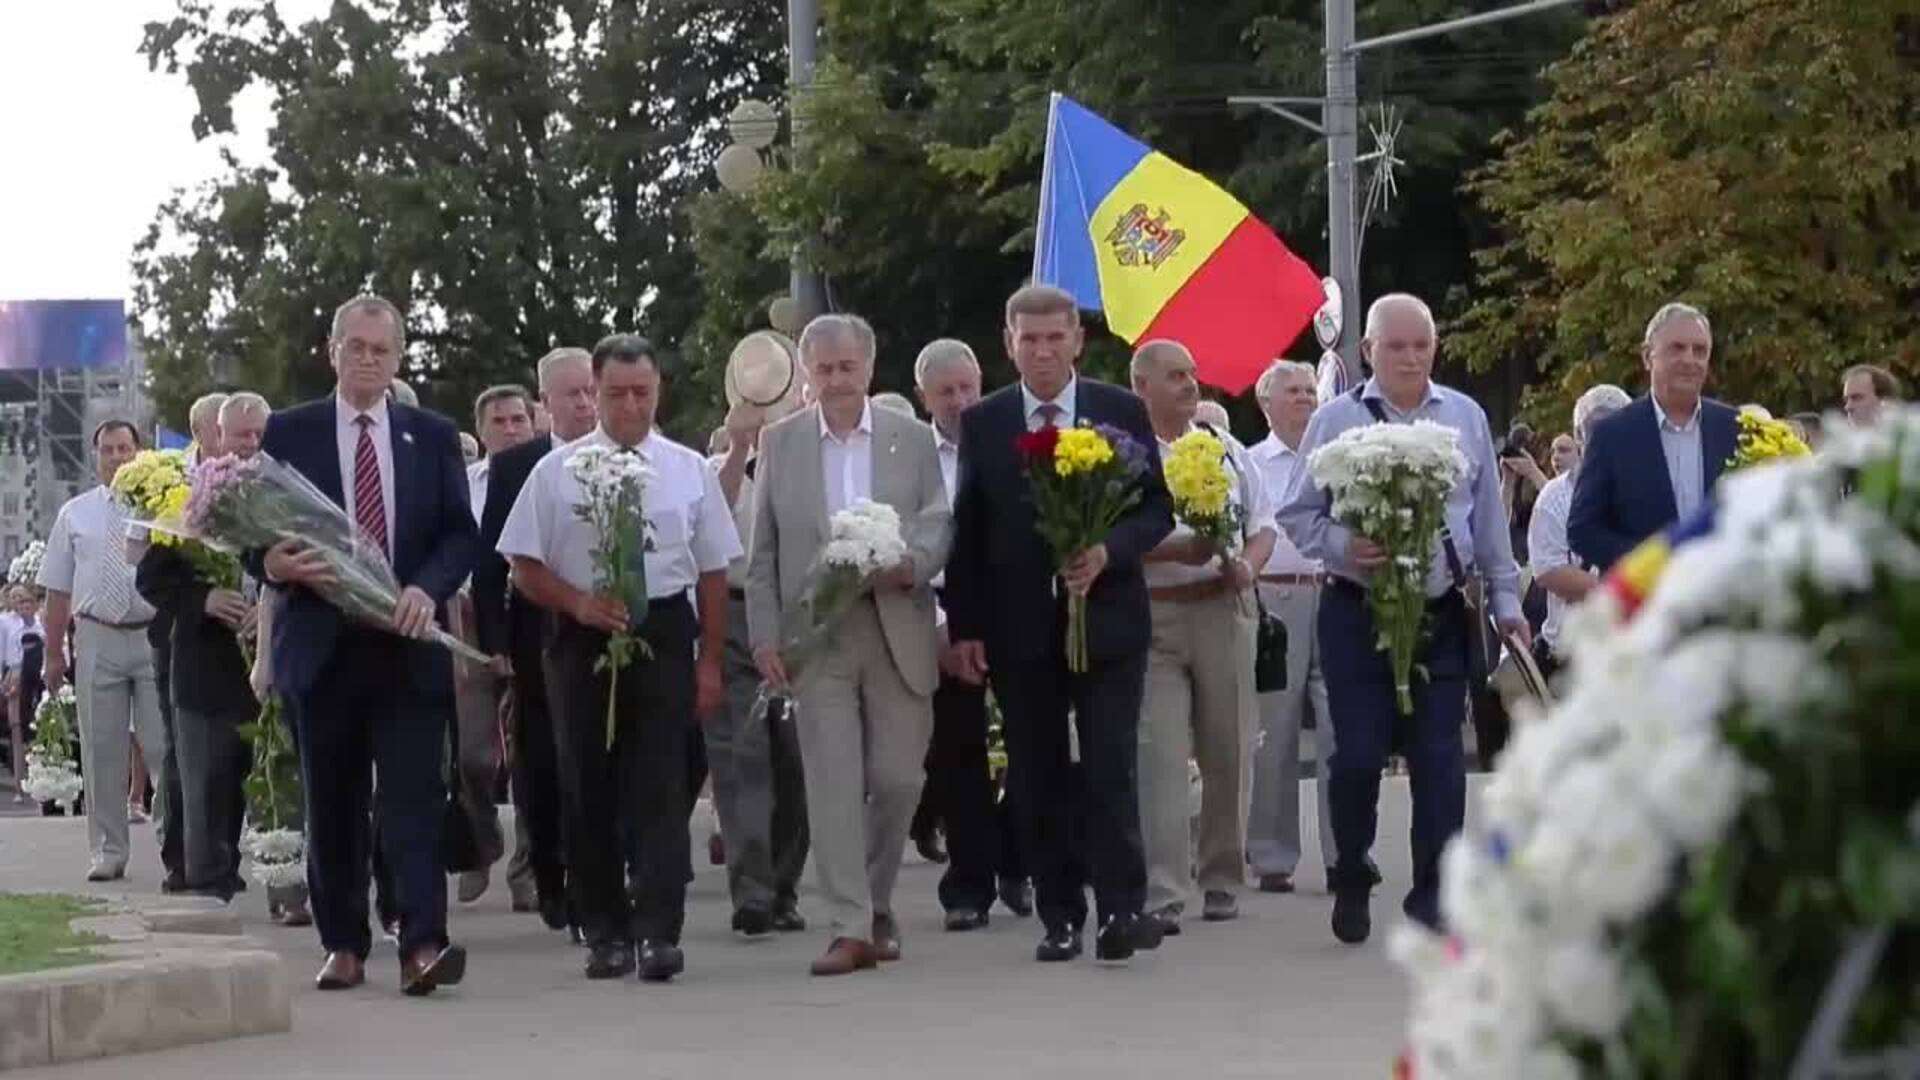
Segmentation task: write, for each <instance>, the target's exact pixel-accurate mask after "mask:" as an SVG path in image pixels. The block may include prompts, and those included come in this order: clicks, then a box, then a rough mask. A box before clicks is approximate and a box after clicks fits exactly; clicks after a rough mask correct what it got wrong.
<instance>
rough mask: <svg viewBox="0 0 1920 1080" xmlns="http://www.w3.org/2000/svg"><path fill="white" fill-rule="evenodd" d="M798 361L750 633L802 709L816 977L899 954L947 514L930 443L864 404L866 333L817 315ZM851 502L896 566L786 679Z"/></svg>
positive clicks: (929, 725) (775, 453) (761, 510)
mask: <svg viewBox="0 0 1920 1080" xmlns="http://www.w3.org/2000/svg"><path fill="white" fill-rule="evenodd" d="M800 357H801V362H802V363H803V364H804V365H805V366H806V368H807V374H808V376H809V378H810V380H811V385H812V386H813V388H814V391H815V395H816V397H815V403H814V404H812V405H809V406H808V407H807V408H805V409H802V410H801V411H800V412H798V413H795V414H794V415H793V416H790V417H788V418H787V419H785V420H782V421H781V422H779V423H777V424H775V425H773V426H772V427H769V428H767V429H766V431H765V432H764V433H763V434H762V435H761V437H760V469H759V473H758V474H757V476H756V477H755V480H756V483H755V486H754V518H753V520H754V525H753V538H752V542H751V544H750V545H749V558H750V560H751V561H750V562H749V564H748V569H747V623H748V631H749V635H750V640H751V642H752V645H753V652H754V663H755V665H756V666H758V667H759V669H760V673H761V675H762V677H764V678H765V679H766V680H767V682H768V684H769V685H770V686H772V687H773V688H774V689H775V690H780V691H787V692H790V693H791V694H792V695H793V697H794V700H795V702H796V704H797V706H798V711H797V715H796V718H795V722H796V725H797V731H798V734H799V742H800V759H801V765H802V768H803V770H804V772H805V777H806V789H807V818H808V822H809V825H810V828H811V832H812V836H813V860H814V872H815V874H816V876H817V879H818V883H819V888H820V893H821V896H822V898H823V899H824V900H825V901H826V903H827V905H828V909H829V914H830V917H831V920H832V923H833V940H832V943H831V944H830V945H829V946H828V949H827V952H826V953H825V955H823V956H821V957H820V959H818V960H816V961H815V962H814V964H813V973H814V974H816V975H844V974H848V973H850V972H854V971H859V970H866V969H871V968H873V967H874V966H876V964H877V963H878V961H881V960H895V959H898V958H899V956H900V928H899V924H898V923H897V922H896V921H895V920H894V917H893V884H894V880H895V878H896V877H898V875H899V871H900V858H901V853H902V850H903V849H904V847H905V845H906V842H907V832H908V829H909V827H910V826H911V824H912V821H913V811H914V807H915V805H916V804H917V803H918V802H919V799H920V787H921V784H922V783H923V781H924V772H923V765H924V763H925V759H926V755H927V742H928V740H929V739H930V738H931V736H932V733H933V691H934V688H935V686H936V685H938V683H939V671H938V667H937V664H936V659H935V657H936V649H937V641H938V639H937V637H936V634H935V630H934V602H933V591H932V589H931V588H930V582H931V581H932V580H933V577H934V575H935V574H936V573H938V572H939V570H940V568H941V567H942V566H944V565H945V564H946V559H947V547H948V544H949V542H950V530H949V526H950V524H951V514H950V512H949V510H948V507H947V494H946V487H945V483H944V481H943V480H942V479H941V475H940V458H939V455H938V453H937V451H936V450H935V448H934V441H933V432H932V430H931V429H929V428H928V427H927V426H926V425H925V424H922V423H920V422H919V421H918V420H915V419H913V418H911V417H908V416H902V415H900V414H898V413H896V412H893V411H892V410H888V409H875V408H873V407H872V405H871V404H870V403H869V402H868V400H867V390H868V387H869V385H870V384H871V383H872V381H873V358H874V340H873V329H872V328H871V327H869V326H868V325H867V324H866V322H865V321H863V320H861V319H859V318H857V317H855V316H851V315H824V316H821V317H820V318H818V319H815V320H814V321H813V322H812V323H810V324H808V326H807V328H806V330H805V332H804V333H802V334H801V336H800ZM862 499H869V500H872V501H873V502H877V503H885V504H887V505H889V506H892V507H893V508H894V509H895V510H896V511H898V512H899V514H900V520H901V530H902V533H903V538H904V539H905V540H906V542H907V549H908V553H907V556H906V557H905V558H904V559H902V560H901V561H900V562H899V564H897V565H896V566H894V567H892V568H891V569H888V570H885V571H882V572H881V573H880V574H878V575H877V576H876V577H875V579H874V581H873V583H872V592H871V594H870V595H869V596H867V597H864V598H862V599H861V600H860V601H859V602H858V603H857V604H855V605H854V607H853V609H852V611H851V612H849V613H848V614H847V615H846V616H845V617H844V618H843V619H842V620H841V622H840V624H839V626H838V628H837V629H836V631H835V633H834V634H833V635H832V636H831V639H830V640H829V641H827V642H826V644H825V645H824V646H823V647H822V648H821V649H820V651H819V652H818V653H817V654H815V655H812V656H809V657H808V658H807V662H806V666H805V667H804V669H802V670H799V671H790V670H789V669H788V667H787V660H788V659H790V658H789V657H785V656H783V655H782V651H781V645H782V643H783V642H784V641H788V640H791V635H792V634H793V632H795V631H796V630H798V629H799V628H801V627H803V626H805V625H806V620H807V619H808V618H809V605H808V603H807V600H808V595H807V587H808V584H809V580H810V575H811V572H812V570H813V568H814V564H815V562H816V560H817V559H818V557H819V555H820V552H821V549H822V548H824V547H825V546H826V542H827V535H828V522H829V520H830V519H831V518H832V516H833V515H834V514H835V513H837V512H839V511H840V510H843V509H846V508H847V507H849V506H852V505H853V504H854V503H856V502H858V501H860V500H862Z"/></svg>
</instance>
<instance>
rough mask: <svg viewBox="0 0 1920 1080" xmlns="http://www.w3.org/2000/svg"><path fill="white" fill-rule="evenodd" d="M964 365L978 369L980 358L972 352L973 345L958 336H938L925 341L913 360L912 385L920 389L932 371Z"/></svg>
mask: <svg viewBox="0 0 1920 1080" xmlns="http://www.w3.org/2000/svg"><path fill="white" fill-rule="evenodd" d="M963 364H964V365H965V366H967V367H968V368H971V369H972V370H974V371H975V372H978V371H979V370H980V358H979V357H977V356H975V355H974V354H973V346H971V345H968V344H967V343H966V342H964V341H961V340H960V339H958V338H938V339H936V340H933V341H929V342H927V346H926V348H924V349H921V350H920V355H919V356H917V357H915V358H914V361H913V385H915V386H917V387H919V388H920V389H922V390H925V389H926V388H927V380H928V379H931V378H933V376H934V373H936V372H938V371H940V370H942V369H944V368H949V367H954V366H957V365H963Z"/></svg>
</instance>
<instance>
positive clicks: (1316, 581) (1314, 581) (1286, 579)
mask: <svg viewBox="0 0 1920 1080" xmlns="http://www.w3.org/2000/svg"><path fill="white" fill-rule="evenodd" d="M1326 580H1327V578H1326V575H1325V574H1261V575H1260V584H1262V585H1308V586H1312V587H1315V588H1318V587H1319V586H1320V585H1321V584H1323V583H1324V582H1325V581H1326Z"/></svg>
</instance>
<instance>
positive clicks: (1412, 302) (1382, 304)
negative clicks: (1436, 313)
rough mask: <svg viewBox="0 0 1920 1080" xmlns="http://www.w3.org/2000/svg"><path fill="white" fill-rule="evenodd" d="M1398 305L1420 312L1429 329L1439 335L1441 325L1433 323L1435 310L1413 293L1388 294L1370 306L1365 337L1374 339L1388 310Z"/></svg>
mask: <svg viewBox="0 0 1920 1080" xmlns="http://www.w3.org/2000/svg"><path fill="white" fill-rule="evenodd" d="M1398 304H1404V305H1406V306H1408V307H1411V308H1413V309H1414V310H1415V311H1417V312H1419V313H1420V317H1421V318H1423V319H1425V320H1427V329H1428V330H1429V331H1432V332H1433V333H1436V334H1437V333H1439V331H1440V327H1439V324H1438V323H1435V322H1434V321H1433V309H1432V308H1430V307H1428V306H1427V302H1426V301H1425V300H1422V299H1420V298H1419V297H1417V296H1415V295H1413V294H1412V293H1407V292H1396V293H1388V294H1386V295H1385V296H1382V297H1381V298H1380V299H1378V300H1375V301H1374V302H1373V303H1372V304H1371V305H1369V306H1368V308H1367V329H1366V333H1365V335H1363V336H1365V337H1367V338H1372V337H1373V336H1374V332H1375V331H1376V330H1378V329H1379V326H1380V317H1381V316H1382V315H1383V314H1385V313H1386V310H1387V308H1389V307H1392V306H1394V305H1398Z"/></svg>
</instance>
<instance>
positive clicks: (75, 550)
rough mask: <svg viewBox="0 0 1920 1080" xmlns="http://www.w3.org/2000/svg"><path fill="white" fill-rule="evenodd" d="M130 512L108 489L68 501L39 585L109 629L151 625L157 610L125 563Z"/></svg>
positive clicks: (49, 540)
mask: <svg viewBox="0 0 1920 1080" xmlns="http://www.w3.org/2000/svg"><path fill="white" fill-rule="evenodd" d="M127 524H128V518H127V514H126V511H124V510H122V509H121V508H120V506H119V505H118V504H117V503H115V502H114V501H113V495H112V494H111V493H110V492H109V491H108V490H107V488H106V486H105V485H101V486H100V487H96V488H94V489H92V490H90V491H84V492H81V493H80V494H78V495H75V496H74V497H73V498H71V499H68V500H67V504H66V505H65V506H62V507H61V508H60V514H59V516H58V517H56V518H54V521H53V532H52V533H50V534H49V535H48V536H47V555H46V560H45V561H44V562H42V563H41V564H40V578H39V585H40V587H41V588H43V589H57V590H59V591H60V592H63V593H66V594H68V595H69V596H71V597H72V598H73V608H72V611H73V613H74V614H75V615H85V616H87V617H88V618H90V619H95V620H98V621H100V622H107V623H144V622H151V621H152V620H153V605H152V604H149V603H147V602H146V600H144V599H142V598H141V596H140V593H139V591H138V590H136V589H135V588H134V584H133V572H134V565H133V563H131V562H129V561H127V535H128V534H127Z"/></svg>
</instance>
